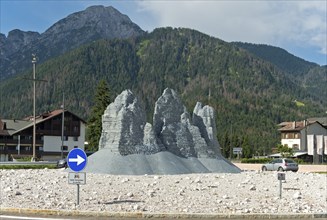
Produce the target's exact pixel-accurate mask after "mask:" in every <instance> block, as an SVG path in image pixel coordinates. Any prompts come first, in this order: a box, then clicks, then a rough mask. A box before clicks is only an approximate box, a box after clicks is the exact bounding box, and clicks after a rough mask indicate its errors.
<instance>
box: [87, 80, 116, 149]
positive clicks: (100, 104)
mask: <svg viewBox="0 0 327 220" xmlns="http://www.w3.org/2000/svg"><path fill="white" fill-rule="evenodd" d="M110 101H111V100H110V90H109V87H108V85H107V83H106V81H105V80H101V81H100V82H99V84H98V87H97V89H96V93H95V97H94V106H93V108H92V112H91V114H90V118H89V121H88V134H87V136H88V142H89V146H88V150H90V151H96V150H98V146H99V140H100V137H101V132H102V115H103V113H104V111H105V110H106V108H107V106H108V105H109V103H110Z"/></svg>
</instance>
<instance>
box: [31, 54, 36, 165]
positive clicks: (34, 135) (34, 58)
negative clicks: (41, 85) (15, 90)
mask: <svg viewBox="0 0 327 220" xmlns="http://www.w3.org/2000/svg"><path fill="white" fill-rule="evenodd" d="M32 56H33V58H32V63H33V94H34V95H33V157H32V161H33V162H34V161H36V150H35V142H36V134H35V133H36V122H35V80H36V79H35V65H36V55H35V54H32Z"/></svg>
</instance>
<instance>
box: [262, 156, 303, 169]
mask: <svg viewBox="0 0 327 220" xmlns="http://www.w3.org/2000/svg"><path fill="white" fill-rule="evenodd" d="M261 170H262V171H267V170H277V171H289V170H291V171H293V172H297V171H298V170H299V165H298V164H297V163H296V162H295V161H294V160H292V159H289V158H277V159H273V160H272V161H270V162H269V163H266V164H264V165H262V167H261Z"/></svg>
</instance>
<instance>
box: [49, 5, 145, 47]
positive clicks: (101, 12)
mask: <svg viewBox="0 0 327 220" xmlns="http://www.w3.org/2000/svg"><path fill="white" fill-rule="evenodd" d="M85 30H89V32H90V33H89V34H88V35H89V36H90V37H91V36H92V35H93V36H99V37H102V38H106V39H111V38H126V37H130V36H136V35H139V34H141V33H142V32H143V31H142V30H141V28H140V27H139V26H137V25H136V24H134V23H133V22H132V21H131V20H130V19H129V18H128V17H127V16H126V15H123V14H121V13H120V12H119V11H117V10H116V9H115V8H113V7H111V6H109V7H104V6H91V7H89V8H87V9H86V10H84V11H80V12H76V13H73V14H71V15H69V16H67V17H66V18H64V19H62V20H60V21H58V22H57V23H55V24H54V25H53V26H51V27H50V28H49V29H48V30H47V31H46V32H45V33H44V36H54V35H58V34H59V35H61V36H63V35H65V34H68V35H71V33H73V34H74V35H75V34H77V35H78V33H83V34H87V33H86V32H85ZM88 35H87V36H88ZM80 40H82V41H83V39H80Z"/></svg>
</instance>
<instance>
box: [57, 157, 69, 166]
mask: <svg viewBox="0 0 327 220" xmlns="http://www.w3.org/2000/svg"><path fill="white" fill-rule="evenodd" d="M67 166H68V165H67V159H66V158H65V159H60V160H58V161H57V168H67Z"/></svg>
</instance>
